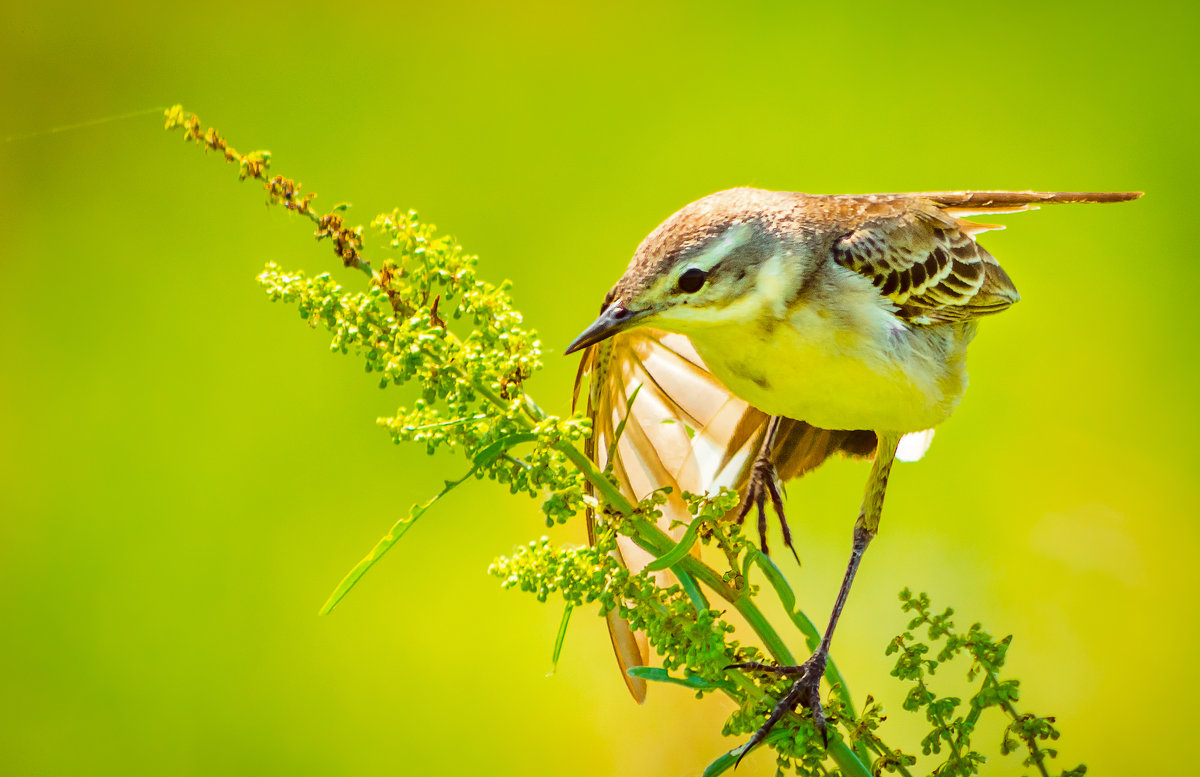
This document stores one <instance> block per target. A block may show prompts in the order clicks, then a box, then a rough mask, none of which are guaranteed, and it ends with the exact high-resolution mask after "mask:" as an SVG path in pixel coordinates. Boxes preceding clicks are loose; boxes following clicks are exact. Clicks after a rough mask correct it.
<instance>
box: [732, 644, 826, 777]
mask: <svg viewBox="0 0 1200 777" xmlns="http://www.w3.org/2000/svg"><path fill="white" fill-rule="evenodd" d="M828 658H829V655H828V654H827V653H826V652H825V651H823V650H818V651H817V652H816V653H813V654H812V656H810V657H809V659H808V660H807V661H805V662H804V663H803V664H800V665H799V666H772V665H770V664H763V663H759V662H758V661H746V662H744V663H741V664H730V665H729V666H727V667H725V668H726V669H743V670H746V671H751V672H766V673H768V674H777V675H783V676H785V677H792V676H796V675H798V677H796V681H795V682H794V683H792V687H791V689H789V690H788V692H787V693H786V694H784V696H783V698H781V699H780V700H779V702H778V703H777V704H776V705H775V708H774V709H772V710H771V715H770V716H769V717H768V718H767V722H766V723H764V724H762V726H760V727H759V729H758V730H757V731H755V732H754V736H752V737H750V741H748V742H747V743H746V744H745V745H743V746H742V752H741V754H739V755H738V759H737V763H741V762H742V759H743V758H745V757H746V753H748V752H750V751H751V750H753V749H754V747H755V746H756V745H758V744H760V743H761V742H762V741H763V740H764V739H766V738H767V735H768V734H770V733H771V729H773V728H775V724H776V723H778V722H779V720H780V718H782V717H783V716H784V715H786V714H787V713H789V712H791V711H792V710H794V709H795V708H796V705H797V704H799V705H801V706H803V707H806V708H808V709H809V710H810V711H811V712H812V719H813V725H814V726H816V728H817V731H818V732H820V734H821V741H822V742H823V743H824V744H825V746H826V747H828V746H829V736H828V734H827V732H826V729H825V711H824V710H823V709H822V708H821V692H820V691H821V678H822V677H823V676H824V675H825V662H826V661H827V660H828ZM735 766H736V764H735Z"/></svg>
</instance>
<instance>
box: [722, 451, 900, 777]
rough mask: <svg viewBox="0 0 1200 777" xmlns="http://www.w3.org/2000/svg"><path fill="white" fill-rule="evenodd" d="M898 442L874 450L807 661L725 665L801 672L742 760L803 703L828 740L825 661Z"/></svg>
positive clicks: (875, 526)
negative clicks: (837, 583) (832, 593)
mask: <svg viewBox="0 0 1200 777" xmlns="http://www.w3.org/2000/svg"><path fill="white" fill-rule="evenodd" d="M899 442H900V435H885V434H880V435H879V446H878V448H877V449H876V453H875V463H874V464H873V465H872V466H871V475H870V479H869V480H868V481H867V492H866V494H865V496H864V497H863V504H862V509H860V510H859V513H858V521H856V522H855V524H854V544H853V546H852V549H851V551H850V563H849V564H848V565H847V566H846V574H845V576H844V577H843V578H842V587H841V588H840V589H839V590H838V595H837V601H835V602H834V604H833V613H832V614H831V615H830V616H829V625H828V626H826V627H825V634H824V636H822V637H821V643H820V644H819V645H817V649H816V650H815V651H814V652H813V654H812V655H811V656H810V657H809V659H808V660H807V661H805V662H804V663H803V664H800V665H799V666H767V665H765V664H760V663H758V662H747V663H742V664H731V665H730V666H728V667H726V668H727V669H731V668H732V669H746V670H750V671H760V672H770V673H773V674H781V675H788V676H790V675H800V676H799V677H798V678H797V679H796V681H795V682H794V683H793V684H792V687H791V689H790V690H789V691H788V692H787V693H786V694H785V695H784V696H783V698H782V699H780V700H779V702H778V703H777V704H776V705H775V708H774V709H773V710H772V711H771V715H770V716H769V717H768V718H767V721H766V723H764V724H763V725H762V726H761V727H760V728H759V729H758V730H757V731H755V732H754V736H752V737H750V741H749V742H747V743H746V745H745V746H744V747H743V748H742V753H741V755H739V756H738V761H739V762H741V760H742V758H743V757H745V755H746V753H748V752H750V750H751V749H752V748H753V747H754V746H755V745H757V744H758V743H760V742H762V741H763V740H764V739H766V737H767V734H769V733H770V732H771V729H772V728H773V727H774V726H775V724H776V723H778V722H779V719H780V718H782V717H783V716H784V715H785V714H787V713H788V712H789V711H791V710H793V709H795V707H796V705H797V704H802V705H804V706H805V707H808V708H809V709H810V710H811V711H812V716H813V723H814V724H815V725H816V727H817V730H818V731H820V732H821V738H822V739H823V740H825V743H826V744H828V741H829V740H828V737H827V735H826V731H825V712H824V711H823V710H822V709H821V696H820V688H821V677H822V676H824V674H825V663H826V662H827V661H828V659H829V646H830V643H831V642H832V641H833V632H834V629H836V628H837V623H838V618H840V617H841V615H842V608H843V607H845V606H846V599H847V597H849V595H850V586H851V585H853V583H854V575H855V574H856V573H857V572H858V565H859V563H860V562H861V561H862V556H863V553H865V552H866V550H867V546H868V545H870V544H871V540H872V539H874V537H875V535H876V533H877V532H878V531H879V517H880V514H881V512H882V510H883V496H884V493H885V492H886V491H887V482H888V475H889V474H890V473H891V470H892V462H893V461H895V458H896V445H897V444H899Z"/></svg>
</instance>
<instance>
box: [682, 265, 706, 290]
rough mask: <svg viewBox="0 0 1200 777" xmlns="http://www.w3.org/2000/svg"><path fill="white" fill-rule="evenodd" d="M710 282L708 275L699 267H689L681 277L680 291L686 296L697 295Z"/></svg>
mask: <svg viewBox="0 0 1200 777" xmlns="http://www.w3.org/2000/svg"><path fill="white" fill-rule="evenodd" d="M706 280H708V273H706V272H705V271H704V270H701V269H700V268H699V267H689V268H687V269H686V270H684V271H683V275H680V276H679V290H680V291H682V292H683V293H684V294H695V293H696V292H698V291H700V289H701V288H702V287H703V286H704V282H705V281H706Z"/></svg>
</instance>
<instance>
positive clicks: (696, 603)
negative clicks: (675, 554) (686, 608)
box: [675, 569, 712, 610]
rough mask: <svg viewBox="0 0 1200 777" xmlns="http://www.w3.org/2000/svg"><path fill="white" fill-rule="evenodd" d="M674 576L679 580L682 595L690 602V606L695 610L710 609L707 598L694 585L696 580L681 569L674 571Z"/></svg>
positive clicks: (698, 587)
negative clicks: (685, 595) (686, 596)
mask: <svg viewBox="0 0 1200 777" xmlns="http://www.w3.org/2000/svg"><path fill="white" fill-rule="evenodd" d="M675 576H676V577H678V578H679V585H680V586H681V587H682V588H683V591H684V593H686V594H687V595H688V598H689V599H691V600H692V606H693V607H695V608H696V609H697V610H709V609H712V608H711V606H710V605H709V603H708V597H706V596H705V595H704V592H703V591H701V590H700V586H698V585H696V580H695V579H694V578H693V577H692V576H691V575H689V574H688V573H687V572H685V571H684V570H682V569H676V570H675Z"/></svg>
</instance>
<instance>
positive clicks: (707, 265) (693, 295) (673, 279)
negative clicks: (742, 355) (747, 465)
mask: <svg viewBox="0 0 1200 777" xmlns="http://www.w3.org/2000/svg"><path fill="white" fill-rule="evenodd" d="M783 197H784V195H782V194H781V193H779V192H768V191H763V190H759V189H730V190H727V191H723V192H717V193H716V194H712V195H709V196H708V197H705V198H704V199H701V200H697V201H696V202H693V203H692V204H690V205H688V206H686V207H685V208H683V209H682V210H680V211H679V212H677V213H675V214H674V215H672V216H671V217H670V218H668V219H667V220H666V221H664V222H663V223H662V224H660V225H659V226H658V228H657V229H655V230H654V231H653V232H651V233H650V235H649V236H648V237H647V238H646V239H645V240H643V241H642V244H641V245H640V246H638V249H637V252H636V253H635V254H634V256H633V260H632V261H630V263H629V266H628V267H627V268H626V269H625V274H624V275H622V276H621V279H620V280H619V281H617V284H616V285H615V286H614V287H613V288H612V290H611V291H610V292H609V293H608V296H607V297H606V298H605V303H604V307H603V309H602V310H601V313H600V316H599V317H598V318H597V319H596V320H595V321H593V322H592V324H591V325H590V326H588V328H587V329H585V330H584V331H583V333H582V334H580V335H579V337H577V338H576V339H575V341H574V342H573V343H571V345H570V346H569V347H568V348H567V353H568V354H569V353H573V352H575V351H578V350H580V349H582V348H586V347H587V346H589V345H594V344H596V343H599V342H601V341H603V340H605V339H607V338H609V337H611V336H613V335H615V334H617V333H618V332H622V331H624V330H626V329H631V328H633V327H636V326H656V327H660V328H662V329H667V330H670V331H675V332H681V333H683V334H693V333H696V332H699V331H701V330H703V329H705V328H709V327H713V326H721V325H724V324H731V323H739V322H745V321H748V320H750V319H751V318H753V317H754V316H755V315H757V311H758V310H759V309H760V308H761V306H762V304H763V300H764V299H765V296H764V295H766V294H773V293H774V292H777V291H778V290H777V289H772V288H770V287H772V286H775V285H777V283H775V281H780V282H784V283H789V282H791V281H790V280H788V279H783V278H779V279H776V278H773V277H772V278H768V277H767V276H769V275H772V276H773V275H776V274H778V272H779V270H780V269H785V270H786V272H789V273H790V272H791V271H792V269H794V267H788V268H783V267H782V265H783V264H784V263H782V262H772V261H771V260H772V259H773V258H775V257H778V256H781V255H782V253H783V252H784V251H786V250H787V246H785V245H784V243H785V242H787V241H785V240H783V239H782V238H781V229H780V227H781V224H782V222H784V221H786V215H787V214H786V210H787V208H786V201H785V200H784V198H783ZM775 265H778V266H775ZM796 282H797V283H798V280H797V281H796Z"/></svg>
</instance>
